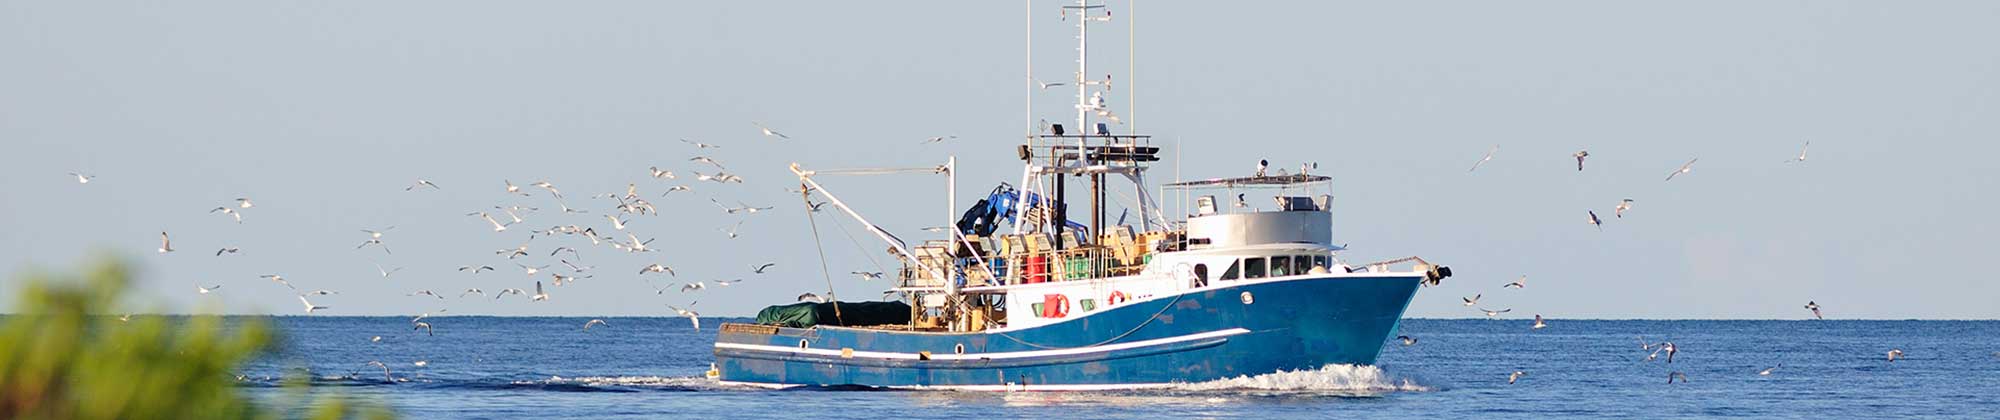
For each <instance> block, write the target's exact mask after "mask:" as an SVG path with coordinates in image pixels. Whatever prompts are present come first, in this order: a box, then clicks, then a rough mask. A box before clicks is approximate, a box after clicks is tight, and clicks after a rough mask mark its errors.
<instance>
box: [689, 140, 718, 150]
mask: <svg viewBox="0 0 2000 420" xmlns="http://www.w3.org/2000/svg"><path fill="white" fill-rule="evenodd" d="M681 142H682V143H687V144H691V145H694V148H696V149H721V148H722V146H717V145H713V144H708V143H702V142H698V141H690V140H688V139H681Z"/></svg>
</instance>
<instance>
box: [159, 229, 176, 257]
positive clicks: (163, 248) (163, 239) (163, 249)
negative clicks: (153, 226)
mask: <svg viewBox="0 0 2000 420" xmlns="http://www.w3.org/2000/svg"><path fill="white" fill-rule="evenodd" d="M169 252H174V241H172V240H169V239H167V232H166V231H161V232H160V253H161V254H165V253H169Z"/></svg>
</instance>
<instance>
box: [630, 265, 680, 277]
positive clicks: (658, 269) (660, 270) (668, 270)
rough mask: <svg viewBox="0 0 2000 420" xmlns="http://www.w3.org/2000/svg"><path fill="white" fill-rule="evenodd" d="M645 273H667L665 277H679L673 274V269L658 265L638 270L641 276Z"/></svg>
mask: <svg viewBox="0 0 2000 420" xmlns="http://www.w3.org/2000/svg"><path fill="white" fill-rule="evenodd" d="M646 273H667V275H669V276H679V275H680V274H675V273H674V268H673V267H668V266H664V265H659V264H653V265H648V266H646V268H641V269H639V274H641V275H644V274H646Z"/></svg>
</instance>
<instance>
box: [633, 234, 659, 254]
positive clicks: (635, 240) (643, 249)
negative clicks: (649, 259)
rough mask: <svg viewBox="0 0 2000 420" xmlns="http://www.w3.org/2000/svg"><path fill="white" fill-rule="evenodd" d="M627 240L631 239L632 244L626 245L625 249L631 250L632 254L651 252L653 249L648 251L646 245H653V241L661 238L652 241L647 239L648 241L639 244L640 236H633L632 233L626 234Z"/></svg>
mask: <svg viewBox="0 0 2000 420" xmlns="http://www.w3.org/2000/svg"><path fill="white" fill-rule="evenodd" d="M625 238H626V239H631V240H632V243H629V244H625V247H626V248H628V249H630V250H631V252H646V251H651V249H647V248H646V245H647V244H651V243H653V240H654V239H659V238H652V239H647V240H646V241H645V242H639V237H638V236H634V235H632V234H631V233H626V234H625Z"/></svg>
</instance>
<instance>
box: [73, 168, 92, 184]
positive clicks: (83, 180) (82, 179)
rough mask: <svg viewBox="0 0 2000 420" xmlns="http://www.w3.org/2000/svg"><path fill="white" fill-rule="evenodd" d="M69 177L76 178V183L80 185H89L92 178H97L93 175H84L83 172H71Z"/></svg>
mask: <svg viewBox="0 0 2000 420" xmlns="http://www.w3.org/2000/svg"><path fill="white" fill-rule="evenodd" d="M69 176H73V177H76V183H78V184H89V183H90V180H91V178H96V176H93V175H84V174H83V172H82V171H78V172H70V173H69Z"/></svg>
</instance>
